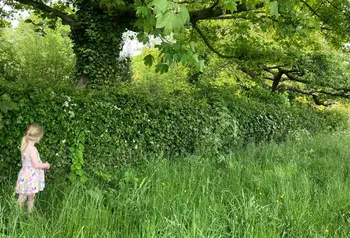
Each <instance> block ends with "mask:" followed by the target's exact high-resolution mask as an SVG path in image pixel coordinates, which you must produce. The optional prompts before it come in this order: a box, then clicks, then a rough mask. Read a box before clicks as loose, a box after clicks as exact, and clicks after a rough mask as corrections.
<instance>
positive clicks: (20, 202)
mask: <svg viewBox="0 0 350 238" xmlns="http://www.w3.org/2000/svg"><path fill="white" fill-rule="evenodd" d="M26 200H27V195H23V194H20V195H19V196H18V205H19V207H20V208H22V207H23V204H24V203H25V201H26Z"/></svg>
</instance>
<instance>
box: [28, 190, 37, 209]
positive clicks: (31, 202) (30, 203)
mask: <svg viewBox="0 0 350 238" xmlns="http://www.w3.org/2000/svg"><path fill="white" fill-rule="evenodd" d="M34 198H35V194H31V195H28V212H29V213H31V212H32V211H33V207H34Z"/></svg>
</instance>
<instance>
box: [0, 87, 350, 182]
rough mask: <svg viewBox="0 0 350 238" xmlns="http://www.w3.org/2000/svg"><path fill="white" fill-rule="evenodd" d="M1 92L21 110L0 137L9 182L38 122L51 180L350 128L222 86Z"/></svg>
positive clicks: (326, 115)
mask: <svg viewBox="0 0 350 238" xmlns="http://www.w3.org/2000/svg"><path fill="white" fill-rule="evenodd" d="M3 94H7V95H8V96H10V98H11V99H12V101H14V102H16V103H17V105H18V110H12V111H9V112H7V113H6V114H4V115H3V122H4V125H5V126H4V128H2V129H1V131H0V140H1V143H0V151H1V153H0V161H1V163H0V173H1V174H6V173H8V172H10V175H9V176H8V177H10V178H11V179H12V178H14V177H15V176H16V173H17V172H18V169H19V166H20V152H19V149H18V148H19V144H20V139H21V137H22V136H23V134H24V131H25V129H26V127H27V126H28V125H29V124H30V123H33V122H38V123H40V124H41V125H42V126H43V127H44V128H45V137H44V140H43V141H42V143H41V144H39V145H38V146H39V151H40V152H41V156H42V158H43V159H44V160H48V161H49V162H51V163H52V170H51V172H50V173H49V174H48V176H49V177H50V176H51V177H54V178H55V179H58V178H67V175H69V174H70V176H71V177H70V178H71V179H75V178H84V177H85V175H84V174H88V175H97V176H99V177H101V178H103V179H106V180H108V179H110V178H111V176H112V174H113V170H114V169H115V168H116V167H118V166H120V165H122V164H131V163H137V162H138V161H139V160H140V159H144V158H146V157H147V156H149V155H150V156H159V157H163V156H172V157H176V156H181V155H185V154H192V153H199V152H205V153H209V152H210V153H221V152H226V151H229V150H232V149H234V148H235V146H241V145H244V144H245V143H247V142H251V141H253V142H261V141H265V140H283V139H285V138H286V136H287V135H288V133H290V132H292V131H297V130H303V129H305V130H308V131H309V132H311V133H315V132H318V131H320V130H324V129H336V128H339V127H344V126H345V125H346V119H345V117H344V116H343V115H342V114H340V113H337V112H334V111H332V112H328V111H323V112H321V111H319V110H315V109H313V108H311V107H308V106H304V105H302V104H298V105H294V106H291V105H289V104H288V103H283V102H282V101H281V100H279V99H276V98H275V97H273V96H271V99H273V100H275V101H273V100H272V101H271V102H270V103H262V102H259V100H256V99H249V98H247V97H241V98H240V97H238V96H235V95H234V94H233V93H232V91H230V90H229V89H220V88H217V89H215V88H206V89H200V90H197V91H195V92H192V93H177V94H176V95H169V94H159V93H157V94H155V93H154V94H153V93H150V92H146V91H142V90H140V89H139V90H136V89H135V88H126V89H125V88H124V89H119V90H118V91H116V90H115V91H114V90H100V91H93V90H87V89H81V90H75V89H67V88H61V89H57V88H56V89H55V90H53V89H50V88H48V89H42V88H39V87H34V86H26V88H24V87H23V86H22V87H18V86H15V85H13V84H12V85H8V84H4V83H2V84H1V83H0V95H3ZM5 179H6V177H5Z"/></svg>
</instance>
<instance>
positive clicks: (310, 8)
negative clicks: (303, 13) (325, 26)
mask: <svg viewBox="0 0 350 238" xmlns="http://www.w3.org/2000/svg"><path fill="white" fill-rule="evenodd" d="M300 2H302V3H304V5H306V7H307V8H308V9H309V10H310V11H311V12H312V13H313V14H314V15H316V16H317V17H318V18H320V19H321V21H323V22H324V23H327V22H328V21H326V20H325V19H323V18H322V17H321V16H320V15H319V14H318V13H317V12H316V10H314V9H313V8H312V7H311V6H310V5H309V4H308V3H307V2H305V1H304V0H300Z"/></svg>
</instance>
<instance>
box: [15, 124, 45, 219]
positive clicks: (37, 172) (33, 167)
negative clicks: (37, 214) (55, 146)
mask: <svg viewBox="0 0 350 238" xmlns="http://www.w3.org/2000/svg"><path fill="white" fill-rule="evenodd" d="M43 135H44V130H43V129H42V128H41V127H40V125H38V124H32V125H30V126H29V127H28V129H27V132H26V135H25V136H24V137H23V138H22V144H21V154H22V169H21V171H20V172H19V174H18V179H17V185H16V193H17V194H18V195H19V196H18V203H19V206H20V207H22V206H23V203H24V202H25V201H26V200H27V199H28V204H27V205H28V212H29V213H30V212H32V211H33V207H34V198H35V194H36V193H38V192H39V191H42V190H44V187H45V178H44V169H49V168H50V164H49V163H48V162H46V163H42V162H41V160H40V157H39V152H38V150H37V149H36V148H35V147H34V145H35V143H38V142H39V141H40V140H41V138H42V137H43Z"/></svg>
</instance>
